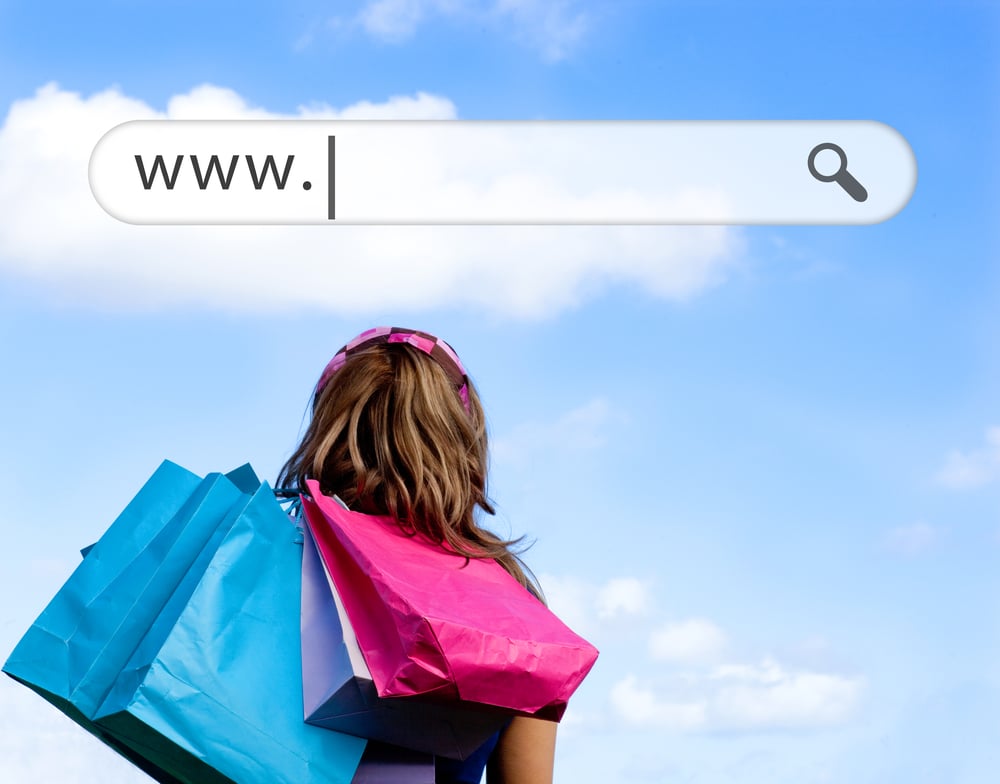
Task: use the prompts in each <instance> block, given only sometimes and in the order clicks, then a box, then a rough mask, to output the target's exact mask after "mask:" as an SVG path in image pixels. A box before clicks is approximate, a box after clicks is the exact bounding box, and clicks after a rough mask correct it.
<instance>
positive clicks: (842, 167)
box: [809, 142, 868, 201]
mask: <svg viewBox="0 0 1000 784" xmlns="http://www.w3.org/2000/svg"><path fill="white" fill-rule="evenodd" d="M825 150H832V151H833V152H835V153H836V154H837V157H839V158H840V164H839V165H838V166H837V170H836V171H835V172H834V173H833V174H821V173H820V172H819V170H817V168H816V156H818V155H819V154H820V153H821V152H824V151H825ZM809 173H810V174H811V175H812V176H813V177H815V178H816V179H817V180H819V181H820V182H835V183H837V185H839V186H840V187H841V188H843V189H844V190H845V191H847V193H848V195H849V196H850V197H851V198H852V199H854V201H865V200H866V199H867V198H868V191H867V190H865V186H864V185H862V184H861V183H860V182H858V181H857V180H856V179H854V177H853V176H852V175H851V173H850V172H849V171H847V154H846V153H845V152H844V150H843V148H841V147H839V146H838V145H836V144H833V143H832V142H824V143H823V144H817V145H816V146H815V147H813V148H812V152H810V153H809Z"/></svg>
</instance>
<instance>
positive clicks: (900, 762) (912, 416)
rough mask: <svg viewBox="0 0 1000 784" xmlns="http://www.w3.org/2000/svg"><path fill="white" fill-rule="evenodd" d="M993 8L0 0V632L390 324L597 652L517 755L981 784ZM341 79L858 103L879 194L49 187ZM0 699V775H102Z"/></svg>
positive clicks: (654, 777) (790, 114)
mask: <svg viewBox="0 0 1000 784" xmlns="http://www.w3.org/2000/svg"><path fill="white" fill-rule="evenodd" d="M998 25H1000V7H998V5H997V4H996V3H995V2H962V3H946V2H909V3H904V2H895V1H894V0H892V1H890V0H873V2H869V3H861V2H841V3H836V4H819V3H805V2H794V3H793V2H780V1H778V0H775V1H773V2H764V3H756V4H752V5H751V4H744V3H734V2H721V1H719V2H704V3H694V2H676V3H674V2H639V1H638V0H627V1H625V2H617V3H612V2H579V1H577V0H562V1H561V2H560V1H556V2H548V3H543V2H539V1H538V0H467V1H466V2H462V1H461V0H398V1H396V0H393V1H392V2H389V1H385V2H381V3H376V2H344V3H319V2H287V3H273V4H262V3H243V4H237V3H225V4H217V5H215V6H213V7H212V8H206V7H205V4H202V3H189V2H183V3H172V4H170V7H169V8H165V7H160V6H158V5H154V4H144V3H133V2H115V3H103V4H94V5H92V6H89V7H88V8H87V9H86V11H84V10H81V8H80V7H79V6H78V5H77V4H69V3H49V4H28V3H14V2H0V106H2V107H3V109H2V111H0V114H2V115H4V118H5V119H4V120H3V124H2V126H0V335H2V338H0V362H2V364H3V367H4V368H5V371H4V373H3V374H2V377H0V434H2V437H0V452H2V455H3V463H2V464H3V467H4V470H3V472H0V488H2V489H3V490H4V491H5V492H4V493H3V495H2V497H3V498H4V499H5V501H4V503H3V506H2V510H0V525H2V526H3V531H4V534H5V537H6V546H5V548H4V550H3V555H2V556H0V559H2V568H0V597H3V598H0V654H2V655H4V656H5V655H6V651H8V650H9V649H10V648H12V647H13V645H14V644H15V643H16V641H17V639H18V638H19V636H20V634H21V633H22V632H23V630H24V629H25V628H27V626H28V625H29V624H30V623H31V621H32V620H33V619H34V617H35V616H36V615H37V613H38V612H39V611H40V610H41V609H42V607H43V606H44V605H45V603H46V601H47V600H48V598H49V597H50V596H51V595H52V593H54V591H55V590H56V589H57V588H58V586H59V585H60V584H61V582H62V580H64V579H65V577H66V576H67V575H68V573H69V571H70V570H71V569H72V567H73V565H74V564H75V562H76V558H77V550H78V548H79V547H80V546H82V545H84V544H87V543H89V542H91V541H93V540H94V539H95V538H96V537H97V536H99V535H100V533H101V531H102V530H103V528H104V527H106V525H107V524H108V523H109V522H110V521H111V519H113V517H114V515H115V514H116V513H117V512H118V510H120V508H121V507H122V506H124V504H125V503H126V502H127V501H128V500H129V498H130V497H131V495H132V494H133V493H134V492H135V490H136V489H137V488H138V487H139V485H140V484H141V482H142V481H143V480H144V479H145V477H146V476H148V474H150V473H151V472H152V470H153V469H154V468H155V466H156V465H157V464H158V463H159V461H160V460H161V459H163V458H165V457H168V458H170V459H173V460H175V461H177V462H180V463H182V464H184V465H186V466H188V467H190V468H191V469H193V470H196V471H199V472H208V471H213V470H226V469H228V468H231V467H233V466H235V465H237V464H240V463H242V462H244V461H246V460H250V461H252V462H253V463H254V465H255V466H256V467H257V468H258V470H259V471H260V473H262V474H263V475H266V476H271V477H273V476H274V474H275V473H276V471H277V469H278V467H279V466H280V464H281V463H282V461H283V459H284V457H285V456H286V455H287V454H288V452H289V451H290V450H291V449H292V448H293V446H294V443H295V438H296V435H297V433H298V428H299V425H300V423H301V419H302V415H303V413H304V411H305V407H306V404H307V400H308V396H309V391H310V388H311V385H312V384H313V382H314V381H315V378H316V376H317V375H318V373H319V371H320V369H321V368H322V366H323V365H324V364H325V362H326V361H327V359H328V358H329V355H330V354H332V353H333V352H334V351H335V350H336V349H337V348H338V347H339V346H340V345H341V344H343V343H344V342H345V341H346V340H347V339H348V338H350V337H351V336H353V335H354V334H356V333H357V332H359V331H361V330H362V329H364V328H366V327H368V326H371V325H375V324H383V323H386V324H388V323H391V324H401V325H407V326H415V327H419V328H421V329H426V330H428V331H431V332H435V333H436V334H439V335H441V336H443V337H445V338H446V339H447V340H449V342H451V343H452V344H453V345H454V346H455V348H456V349H457V350H458V352H459V353H460V355H461V356H462V358H463V361H464V362H465V364H466V365H467V367H468V368H469V370H470V372H471V374H472V376H473V378H474V380H475V382H476V383H477V385H478V387H479V389H480V391H481V393H482V396H483V398H484V402H485V404H486V407H487V412H488V415H489V418H490V425H491V435H492V438H493V445H494V456H493V474H492V494H493V496H494V498H495V500H496V501H497V503H498V506H499V509H500V515H499V519H498V520H497V525H498V527H499V530H501V531H502V532H505V533H506V532H507V531H508V530H509V531H511V532H513V533H515V534H521V533H524V534H527V536H528V537H529V538H531V539H534V540H535V545H534V546H533V547H532V549H531V550H530V551H529V552H528V554H527V556H526V557H527V560H528V561H529V563H530V564H531V565H532V566H533V568H534V569H535V571H536V572H538V573H539V574H540V575H541V576H542V578H543V583H544V587H545V588H546V590H547V592H548V594H549V596H550V599H551V601H552V604H553V606H554V607H556V608H557V609H558V610H559V611H560V612H561V613H562V614H563V615H564V616H565V617H566V619H567V620H568V621H570V623H571V624H572V625H574V626H575V627H577V628H578V629H579V630H580V631H581V632H583V633H584V634H585V635H587V636H588V637H589V638H590V639H592V640H593V641H594V642H595V644H597V645H598V647H599V648H601V650H602V657H601V659H600V661H599V664H598V666H597V667H596V668H595V670H594V672H593V674H592V676H591V678H590V679H589V680H588V681H587V682H586V683H585V684H584V686H583V687H582V688H581V690H580V692H579V693H578V695H577V697H576V698H575V700H574V702H573V703H572V705H571V709H570V712H569V713H568V715H567V719H566V721H565V724H564V726H563V728H561V730H560V741H559V752H558V754H559V756H558V761H557V772H556V780H557V781H559V782H583V783H584V784H589V783H590V782H602V783H603V782H618V781H621V782H625V781H653V782H666V781H671V782H672V781H678V782H709V783H710V784H723V783H728V782H734V783H735V782H740V784H744V783H754V782H768V784H775V783H777V782H789V783H791V782H795V784H808V783H810V782H817V783H820V782H835V783H836V784H839V783H840V782H850V783H851V784H867V783H868V782H871V783H872V784H875V783H876V782H877V783H878V784H886V783H890V784H894V783H895V782H900V783H901V784H902V783H904V782H905V784H914V783H919V782H928V783H930V782H934V783H935V784H939V783H940V782H949V783H950V782H955V783H956V784H983V783H985V782H987V781H992V779H993V777H994V776H995V773H994V771H995V767H996V751H995V749H996V748H998V747H1000V734H998V730H997V718H998V717H1000V666H998V664H997V662H998V661H1000V656H998V654H1000V623H998V621H997V618H998V617H1000V615H998V610H1000V606H998V605H1000V578H998V577H997V574H998V570H997V568H996V563H997V560H998V558H1000V408H998V405H997V400H998V399H1000V359H998V356H1000V354H998V352H997V351H996V349H995V342H996V339H997V337H998V336H1000V315H998V314H1000V274H998V272H1000V266H998V263H997V251H998V230H997V228H996V223H995V215H996V214H997V209H998V207H1000V193H998V182H1000V179H998V177H997V174H998V163H1000V159H998V155H997V151H996V147H995V145H994V142H993V139H994V138H995V137H996V136H997V134H998V133H1000V112H998V107H1000V103H998V101H997V95H998V88H1000V57H998V55H997V54H996V53H997V52H998V51H1000V47H998V39H1000V26H998ZM46 85H49V86H48V87H46ZM364 103H367V104H371V106H367V107H364V106H362V107H360V108H356V109H355V110H356V111H359V112H365V111H367V112H381V113H383V114H389V115H392V116H413V114H414V113H421V116H434V117H459V118H463V119H492V118H497V119H507V118H511V119H517V118H527V119H536V118H541V119H574V118H581V119H590V118H594V119H623V120H628V119H650V118H652V119H824V118H825V119H874V120H879V121H882V122H885V123H888V124H890V125H892V126H894V127H896V128H897V129H898V130H899V131H901V132H902V133H903V134H904V135H905V136H906V138H907V139H908V141H909V142H910V144H911V146H912V147H913V149H914V152H915V154H916V157H917V161H918V165H919V181H918V185H917V189H916V192H915V194H914V196H913V199H912V200H911V202H910V204H909V205H908V206H907V207H906V208H905V209H904V210H903V212H902V213H900V214H899V215H898V216H896V217H895V218H893V219H892V220H890V221H888V222H886V223H884V224H880V225H877V226H868V227H829V226H828V227H795V228H789V227H780V226H779V227H753V228H749V227H748V228H742V227H701V228H686V227H680V228H676V227H674V228H670V227H668V228H652V227H639V228H631V229H615V228H561V227H555V228H531V229H526V228H476V227H472V228H462V229H458V228H448V227H443V228H442V227H439V228H427V229H419V228H418V229H412V228H408V229H394V228H382V229H367V228H361V229H355V228H353V227H352V228H350V229H348V227H338V228H331V227H319V228H312V227H310V228H275V229H262V230H255V229H246V228H244V229H241V228H218V227H208V228H198V229H192V228H189V227H187V228H186V227H165V228H164V227H133V226H124V225H120V224H116V223H115V222H114V221H113V220H112V219H111V218H109V217H108V216H106V215H105V214H103V213H102V212H101V211H100V209H99V208H98V207H97V206H96V205H95V204H94V203H93V200H92V198H91V197H90V194H89V191H88V190H87V188H86V160H87V156H88V155H89V150H90V149H91V148H92V146H93V143H94V142H95V141H96V140H97V138H99V136H100V135H101V133H103V132H104V131H105V130H107V129H108V128H110V127H112V126H113V125H114V124H116V123H117V122H121V121H123V120H125V119H130V118H132V117H138V116H147V115H151V114H154V113H163V112H167V111H168V110H169V107H170V106H171V105H172V106H174V107H176V106H180V105H186V106H187V107H188V111H191V112H200V113H201V114H202V115H203V116H208V117H211V116H220V115H222V114H227V116H229V115H234V114H235V115H240V113H241V112H242V113H244V114H245V113H246V112H247V111H248V107H254V108H257V109H261V110H264V111H267V112H269V113H273V114H280V115H290V116H294V115H295V114H297V113H299V111H300V108H301V107H313V108H315V107H317V106H318V107H326V108H327V109H330V110H337V111H342V110H344V109H348V108H349V107H357V106H358V105H359V104H364ZM0 695H2V696H0V700H2V704H3V705H4V707H5V710H4V711H3V712H2V716H0V738H2V739H0V777H2V778H3V780H4V781H12V782H21V781H36V780H41V781H48V780H61V781H64V782H80V783H81V784H90V783H91V782H95V783H96V782H138V781H141V780H142V776H141V775H140V774H138V773H135V772H133V771H131V770H130V769H129V768H128V766H127V765H126V764H125V763H119V762H118V761H117V760H116V759H115V758H114V756H113V755H112V754H111V753H110V752H107V751H106V750H104V749H103V748H102V747H100V745H99V744H97V743H96V742H92V741H91V739H90V738H87V737H82V736H83V733H80V732H78V731H77V730H76V728H75V727H74V726H73V725H72V724H71V723H70V722H69V721H68V720H65V719H63V718H62V717H61V716H58V715H57V714H56V713H55V711H53V710H51V709H50V708H49V707H48V706H47V705H45V704H44V703H43V702H42V701H41V700H39V699H37V698H36V697H34V695H32V694H30V693H28V692H27V690H24V689H19V688H17V687H16V686H15V685H13V684H12V683H6V682H3V683H0ZM57 748H58V749H59V750H60V753H59V754H53V753H52V751H53V749H57Z"/></svg>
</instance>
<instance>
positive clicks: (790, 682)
mask: <svg viewBox="0 0 1000 784" xmlns="http://www.w3.org/2000/svg"><path fill="white" fill-rule="evenodd" d="M712 680H713V681H714V682H715V684H716V687H717V688H716V690H715V693H714V695H713V700H712V702H713V713H714V714H715V716H716V722H717V723H718V724H719V725H720V726H722V727H727V728H733V729H749V728H765V727H767V728H782V727H784V728H795V727H820V726H831V725H835V724H840V723H842V722H844V721H845V720H846V719H848V718H849V717H850V715H851V714H852V713H853V712H854V709H855V708H856V706H857V704H858V700H859V698H860V695H861V690H862V686H863V683H862V681H861V679H859V678H848V677H844V676H841V675H835V674H828V673H819V672H809V671H805V670H801V671H789V670H786V669H784V668H783V667H781V666H780V665H779V664H778V663H777V662H776V661H774V660H773V659H765V660H763V661H762V662H761V663H760V664H758V665H749V666H748V665H740V666H728V667H719V668H718V669H717V670H716V671H715V673H714V674H713V675H712Z"/></svg>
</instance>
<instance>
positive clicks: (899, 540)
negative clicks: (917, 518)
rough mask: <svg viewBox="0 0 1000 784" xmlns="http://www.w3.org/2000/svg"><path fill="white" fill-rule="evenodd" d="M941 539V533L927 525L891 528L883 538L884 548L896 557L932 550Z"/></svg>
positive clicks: (915, 524) (918, 524)
mask: <svg viewBox="0 0 1000 784" xmlns="http://www.w3.org/2000/svg"><path fill="white" fill-rule="evenodd" d="M940 539H941V531H940V530H939V529H938V528H935V527H934V526H932V525H929V524H928V523H922V522H921V523H914V524H913V525H904V526H899V527H898V528H893V529H892V530H891V531H889V532H888V533H887V534H886V536H885V547H886V549H888V550H889V551H890V552H893V553H896V554H897V555H905V556H914V555H919V554H920V553H925V552H927V551H928V550H930V549H932V548H933V547H934V545H936V544H937V543H938V541H939V540H940Z"/></svg>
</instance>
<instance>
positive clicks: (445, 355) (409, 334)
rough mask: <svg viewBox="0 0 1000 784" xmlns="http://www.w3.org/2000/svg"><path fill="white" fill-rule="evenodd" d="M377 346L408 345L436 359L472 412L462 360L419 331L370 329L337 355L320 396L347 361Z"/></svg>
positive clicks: (327, 370) (322, 380) (318, 387)
mask: <svg viewBox="0 0 1000 784" xmlns="http://www.w3.org/2000/svg"><path fill="white" fill-rule="evenodd" d="M376 343H408V344H409V345H411V346H413V347H414V348H416V349H419V350H420V351H423V352H424V353H425V354H426V355H427V356H429V357H430V358H431V359H433V360H434V361H435V362H437V363H438V365H440V366H441V368H442V369H443V370H444V371H445V373H447V374H448V377H449V378H450V379H451V380H452V381H453V382H455V386H456V387H457V388H458V396H459V398H460V399H461V400H462V405H464V406H465V410H466V411H469V410H470V408H469V378H468V374H467V373H466V372H465V368H464V367H463V366H462V362H461V360H460V359H459V358H458V354H456V353H455V350H454V349H453V348H452V347H451V346H449V345H448V344H447V343H445V342H444V341H443V340H441V338H436V337H434V336H433V335H431V334H429V333H427V332H420V331H418V330H415V329H403V328H401V327H372V328H371V329H366V330H365V331H364V332H362V333H361V334H360V335H358V336H357V337H356V338H354V339H353V340H352V341H350V342H349V343H348V344H347V345H346V346H344V347H343V348H342V349H340V351H338V352H337V353H336V354H334V355H333V359H331V360H330V362H329V363H328V364H327V366H326V368H325V369H324V370H323V374H322V375H321V376H320V377H319V381H318V382H317V384H316V394H317V395H318V394H319V393H320V391H321V390H322V389H323V387H325V386H326V384H327V382H328V381H329V380H330V379H331V378H332V377H333V375H334V374H335V373H336V372H337V371H338V370H340V369H341V368H342V367H343V366H344V365H345V364H346V362H347V358H348V357H349V356H351V355H352V354H355V353H357V352H359V351H364V350H365V349H366V348H369V347H371V346H373V345H375V344H376Z"/></svg>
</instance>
